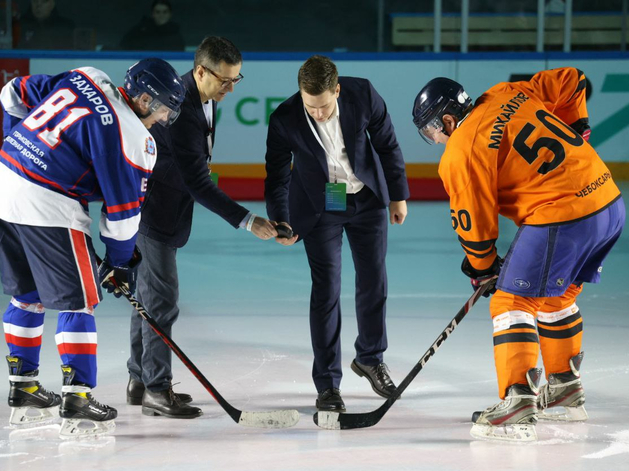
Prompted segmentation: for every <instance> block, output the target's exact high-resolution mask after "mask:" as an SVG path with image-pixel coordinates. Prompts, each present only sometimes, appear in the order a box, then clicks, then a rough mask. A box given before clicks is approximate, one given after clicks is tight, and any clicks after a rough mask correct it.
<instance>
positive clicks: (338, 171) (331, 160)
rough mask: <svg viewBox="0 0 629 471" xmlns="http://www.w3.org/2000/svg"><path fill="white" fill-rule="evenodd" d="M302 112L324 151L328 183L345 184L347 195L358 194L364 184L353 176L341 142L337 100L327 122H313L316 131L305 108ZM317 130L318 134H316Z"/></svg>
mask: <svg viewBox="0 0 629 471" xmlns="http://www.w3.org/2000/svg"><path fill="white" fill-rule="evenodd" d="M304 112H305V113H306V118H307V120H308V124H309V125H310V129H311V130H312V132H313V134H314V135H315V138H316V139H317V141H318V142H319V144H320V145H321V147H323V149H324V150H325V157H326V160H327V163H328V173H329V175H330V182H332V183H345V184H346V185H347V194H348V195H351V194H355V193H358V192H359V191H360V190H362V188H363V186H365V184H364V183H363V182H361V181H360V180H359V179H358V178H357V177H356V175H355V174H354V170H353V169H352V165H351V163H350V161H349V157H348V156H347V150H346V149H345V141H344V140H343V132H342V131H341V120H340V115H339V104H338V100H337V102H336V106H335V108H334V112H333V113H332V115H331V116H330V118H329V119H328V120H327V121H325V122H322V123H320V122H319V121H315V124H316V126H317V129H316V130H315V128H314V126H313V125H312V121H311V120H310V117H309V116H308V112H307V111H306V108H304ZM317 130H318V131H319V132H317Z"/></svg>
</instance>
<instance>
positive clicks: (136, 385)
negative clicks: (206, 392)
mask: <svg viewBox="0 0 629 471" xmlns="http://www.w3.org/2000/svg"><path fill="white" fill-rule="evenodd" d="M144 389H146V388H145V387H144V383H142V381H136V380H135V379H133V378H129V384H127V404H130V405H132V406H141V405H142V395H143V394H144ZM175 396H177V397H178V398H179V402H181V403H182V404H189V403H190V402H192V396H190V394H183V393H175Z"/></svg>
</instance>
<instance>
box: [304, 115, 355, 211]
mask: <svg viewBox="0 0 629 471" xmlns="http://www.w3.org/2000/svg"><path fill="white" fill-rule="evenodd" d="M336 106H337V107H338V103H337V104H336ZM304 113H305V114H306V121H308V125H309V126H310V130H311V131H312V134H314V137H315V139H316V140H317V142H318V143H319V145H320V146H321V147H322V148H323V151H324V152H325V153H326V155H327V156H328V157H329V158H330V160H332V164H333V166H334V182H328V183H326V184H325V210H326V211H345V210H346V209H347V185H346V184H345V183H337V179H336V166H337V164H338V165H339V166H340V165H341V164H340V163H339V162H338V161H337V160H336V157H335V156H334V155H332V154H331V153H329V152H328V150H327V149H326V148H325V146H324V145H323V141H321V137H320V136H319V133H317V130H316V129H315V127H314V126H313V124H312V121H311V120H310V116H309V115H308V112H307V111H306V108H305V107H304ZM336 119H338V116H337V117H336ZM339 128H340V124H339V126H338V127H337V128H336V130H337V135H336V136H335V138H334V139H330V142H331V143H332V147H333V148H334V150H335V151H336V143H337V142H338V140H339V138H340V132H339V130H338V129H339Z"/></svg>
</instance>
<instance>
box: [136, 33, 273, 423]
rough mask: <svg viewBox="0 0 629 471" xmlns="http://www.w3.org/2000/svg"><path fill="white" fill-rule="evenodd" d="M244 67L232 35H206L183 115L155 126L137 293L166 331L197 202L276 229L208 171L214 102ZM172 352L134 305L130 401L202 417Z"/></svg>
mask: <svg viewBox="0 0 629 471" xmlns="http://www.w3.org/2000/svg"><path fill="white" fill-rule="evenodd" d="M241 66H242V56H241V55H240V52H239V51H238V49H237V48H236V46H234V45H233V44H232V43H231V42H230V41H228V40H227V39H225V38H219V37H208V38H205V39H204V40H203V42H202V43H201V45H200V46H199V47H198V49H197V51H196V54H195V57H194V69H193V70H191V71H190V72H188V73H187V74H185V75H184V76H183V77H182V78H183V81H184V84H185V86H186V95H185V99H184V102H183V105H182V108H181V115H180V116H179V118H178V119H177V121H176V122H175V124H174V125H173V126H171V127H170V128H168V129H166V128H164V131H163V132H162V131H160V130H157V129H151V134H152V135H153V137H154V138H155V142H156V143H157V163H156V165H155V167H154V169H153V174H152V176H151V178H150V179H149V181H148V189H147V192H146V199H145V201H144V205H143V207H142V220H141V222H140V231H139V235H138V240H137V245H138V247H139V248H140V250H141V252H142V254H143V258H144V263H142V264H141V268H140V269H139V273H138V288H137V292H138V299H139V300H140V302H142V304H143V305H144V306H145V307H146V309H147V310H148V312H150V313H151V316H152V317H153V318H155V320H156V321H157V323H158V324H159V325H160V326H161V327H162V329H163V330H164V331H165V332H166V333H167V334H168V335H170V334H171V329H172V325H173V324H174V322H175V321H176V320H177V316H178V315H179V308H178V306H177V300H178V297H179V287H178V286H179V280H178V275H177V264H176V255H177V249H178V248H180V247H183V246H184V245H185V244H186V242H187V241H188V237H189V236H190V229H191V226H192V212H193V208H194V202H195V201H197V202H198V203H200V204H201V205H203V206H205V207H206V208H208V209H209V210H210V211H212V212H214V213H216V214H218V215H219V216H221V217H222V218H223V219H225V220H226V221H227V222H228V223H229V224H231V225H232V226H233V227H235V228H243V229H247V230H248V231H251V232H252V233H253V234H254V235H256V236H257V237H259V238H260V239H263V240H266V239H270V238H272V237H275V236H277V232H276V230H275V228H274V226H273V225H272V224H271V223H270V222H269V221H268V220H267V219H264V218H261V217H258V216H256V215H255V214H252V213H250V212H249V211H248V210H247V209H245V208H243V207H242V206H241V205H239V204H238V203H236V202H235V201H233V200H232V199H231V198H229V197H228V196H227V195H226V194H225V193H224V192H223V191H222V190H220V189H219V188H218V186H216V184H215V183H214V182H213V181H212V178H211V176H210V173H209V171H208V164H209V163H210V160H211V156H212V147H213V145H214V142H215V128H216V126H215V123H216V103H217V102H219V101H221V100H222V99H223V98H225V96H226V95H227V93H229V92H232V91H233V90H234V85H235V84H237V83H238V82H240V80H242V75H241V74H240V68H241ZM160 127H161V126H160ZM171 356H172V355H171V352H170V349H169V348H168V346H166V344H165V343H164V342H163V341H162V340H161V339H160V338H159V337H158V336H157V335H156V334H155V333H154V332H153V331H152V329H151V328H150V327H149V326H148V325H147V324H146V323H143V322H142V318H141V317H140V316H139V314H138V313H137V312H135V311H134V312H133V315H132V318H131V356H130V358H129V361H128V362H127V366H128V368H129V374H130V379H129V384H128V386H127V402H128V403H129V404H133V405H140V404H141V405H142V413H143V414H145V415H163V416H165V417H172V418H193V417H198V416H199V415H201V413H202V412H201V409H199V408H197V407H191V406H189V405H187V403H188V402H190V401H192V398H191V397H190V396H189V395H187V394H175V393H173V390H172V371H171Z"/></svg>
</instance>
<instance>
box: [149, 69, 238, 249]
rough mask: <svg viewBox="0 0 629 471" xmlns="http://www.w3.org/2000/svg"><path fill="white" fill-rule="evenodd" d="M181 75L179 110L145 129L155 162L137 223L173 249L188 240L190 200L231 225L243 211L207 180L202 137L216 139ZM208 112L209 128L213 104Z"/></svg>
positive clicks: (192, 86)
mask: <svg viewBox="0 0 629 471" xmlns="http://www.w3.org/2000/svg"><path fill="white" fill-rule="evenodd" d="M182 78H183V82H184V84H185V86H186V97H185V99H184V101H183V105H182V107H181V114H180V115H179V117H178V118H177V120H176V121H175V122H174V123H173V125H172V126H170V127H169V128H165V127H163V126H161V125H159V124H155V125H154V126H153V127H152V128H151V129H150V132H151V135H152V136H153V137H154V138H155V142H156V143H157V162H156V164H155V167H154V168H153V174H152V175H151V178H149V181H148V189H147V192H146V199H145V200H144V205H143V206H142V220H141V222H140V233H142V234H144V235H146V236H147V237H149V238H151V239H153V240H157V241H159V242H163V243H165V244H168V245H171V246H173V247H183V246H184V245H185V244H186V242H187V241H188V237H189V236H190V228H191V226H192V211H193V207H194V201H195V200H196V201H197V202H198V203H200V204H202V205H203V206H205V207H206V208H208V209H209V210H210V211H213V212H214V213H216V214H218V215H219V216H221V217H222V218H223V219H225V220H226V221H227V222H229V223H230V224H231V225H232V226H234V227H238V225H239V224H240V222H241V221H242V220H243V219H244V217H245V216H246V215H247V213H248V211H247V209H245V208H243V207H242V206H240V205H239V204H238V203H236V202H235V201H233V200H232V199H231V198H230V197H229V196H227V195H226V194H225V193H224V192H223V191H222V190H220V189H219V188H218V187H217V186H216V185H215V184H214V183H213V182H212V180H211V179H210V176H209V171H208V167H207V164H208V162H209V160H210V159H211V156H210V153H209V146H208V142H207V137H208V136H209V135H210V134H212V142H213V143H214V142H216V141H215V140H214V129H209V128H208V124H207V119H206V117H205V114H204V113H203V108H202V103H201V97H200V96H199V89H198V88H197V84H196V82H195V81H194V77H193V76H192V71H190V72H188V73H187V74H185V75H184V76H183V77H182ZM212 113H213V119H212V123H214V127H215V123H216V103H215V102H213V108H212Z"/></svg>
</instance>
